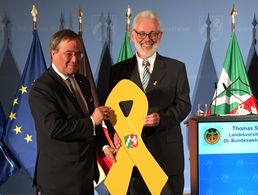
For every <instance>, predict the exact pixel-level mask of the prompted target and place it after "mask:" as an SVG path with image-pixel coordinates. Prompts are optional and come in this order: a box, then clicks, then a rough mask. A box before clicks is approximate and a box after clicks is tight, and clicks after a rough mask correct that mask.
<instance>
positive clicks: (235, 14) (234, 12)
mask: <svg viewBox="0 0 258 195" xmlns="http://www.w3.org/2000/svg"><path fill="white" fill-rule="evenodd" d="M230 15H231V17H232V32H235V26H236V16H237V10H236V8H235V5H233V8H232V10H231V13H230Z"/></svg>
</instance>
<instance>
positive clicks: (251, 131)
mask: <svg viewBox="0 0 258 195" xmlns="http://www.w3.org/2000/svg"><path fill="white" fill-rule="evenodd" d="M197 127H198V137H197V139H198V140H197V142H198V167H197V170H198V176H199V177H198V189H199V190H198V191H199V194H214V195H215V194H239V195H240V194H258V116H257V115H250V116H221V117H214V118H213V117H206V118H205V117H204V118H199V119H197Z"/></svg>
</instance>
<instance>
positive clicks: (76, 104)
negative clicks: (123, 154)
mask: <svg viewBox="0 0 258 195" xmlns="http://www.w3.org/2000/svg"><path fill="white" fill-rule="evenodd" d="M50 53H51V59H52V65H51V66H50V68H49V69H48V70H47V71H46V72H45V73H44V74H43V75H41V76H40V77H39V78H38V79H37V80H36V81H35V83H34V84H33V86H32V89H31V91H30V97H29V103H30V108H31V111H32V115H33V117H34V119H35V124H36V129H37V144H38V152H37V162H36V170H35V177H34V183H35V184H36V185H37V186H38V188H39V190H40V192H41V194H42V195H86V194H87V195H90V194H93V193H94V187H93V180H95V181H96V182H97V181H98V178H99V171H98V167H97V161H96V151H98V152H99V153H100V152H102V151H103V152H104V153H105V155H106V156H108V157H110V158H111V160H112V161H113V162H114V161H115V158H114V156H113V154H114V152H115V149H113V148H110V147H109V146H107V145H106V144H107V141H106V139H105V135H104V133H103V130H102V129H101V123H102V121H103V120H106V119H108V117H109V112H110V108H108V107H105V106H100V107H97V108H94V103H93V98H92V94H91V90H90V84H89V82H88V80H87V79H86V78H85V77H84V76H83V75H80V74H79V73H78V69H79V63H80V61H81V59H82V57H83V53H82V45H81V42H80V38H79V36H78V35H77V34H76V33H75V32H73V31H71V30H61V31H58V32H56V33H55V34H54V35H53V36H52V37H51V40H50Z"/></svg>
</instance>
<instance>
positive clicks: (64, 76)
mask: <svg viewBox="0 0 258 195" xmlns="http://www.w3.org/2000/svg"><path fill="white" fill-rule="evenodd" d="M52 67H53V69H54V71H55V72H56V73H57V74H58V75H59V76H60V77H61V78H62V79H63V80H66V79H68V76H67V75H64V74H63V73H61V72H60V71H59V70H58V69H57V67H56V65H55V64H52Z"/></svg>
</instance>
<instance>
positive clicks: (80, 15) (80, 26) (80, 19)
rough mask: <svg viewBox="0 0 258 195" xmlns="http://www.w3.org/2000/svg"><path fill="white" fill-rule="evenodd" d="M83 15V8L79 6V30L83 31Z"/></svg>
mask: <svg viewBox="0 0 258 195" xmlns="http://www.w3.org/2000/svg"><path fill="white" fill-rule="evenodd" d="M82 16H83V12H82V9H81V8H79V10H78V22H79V32H82Z"/></svg>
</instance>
